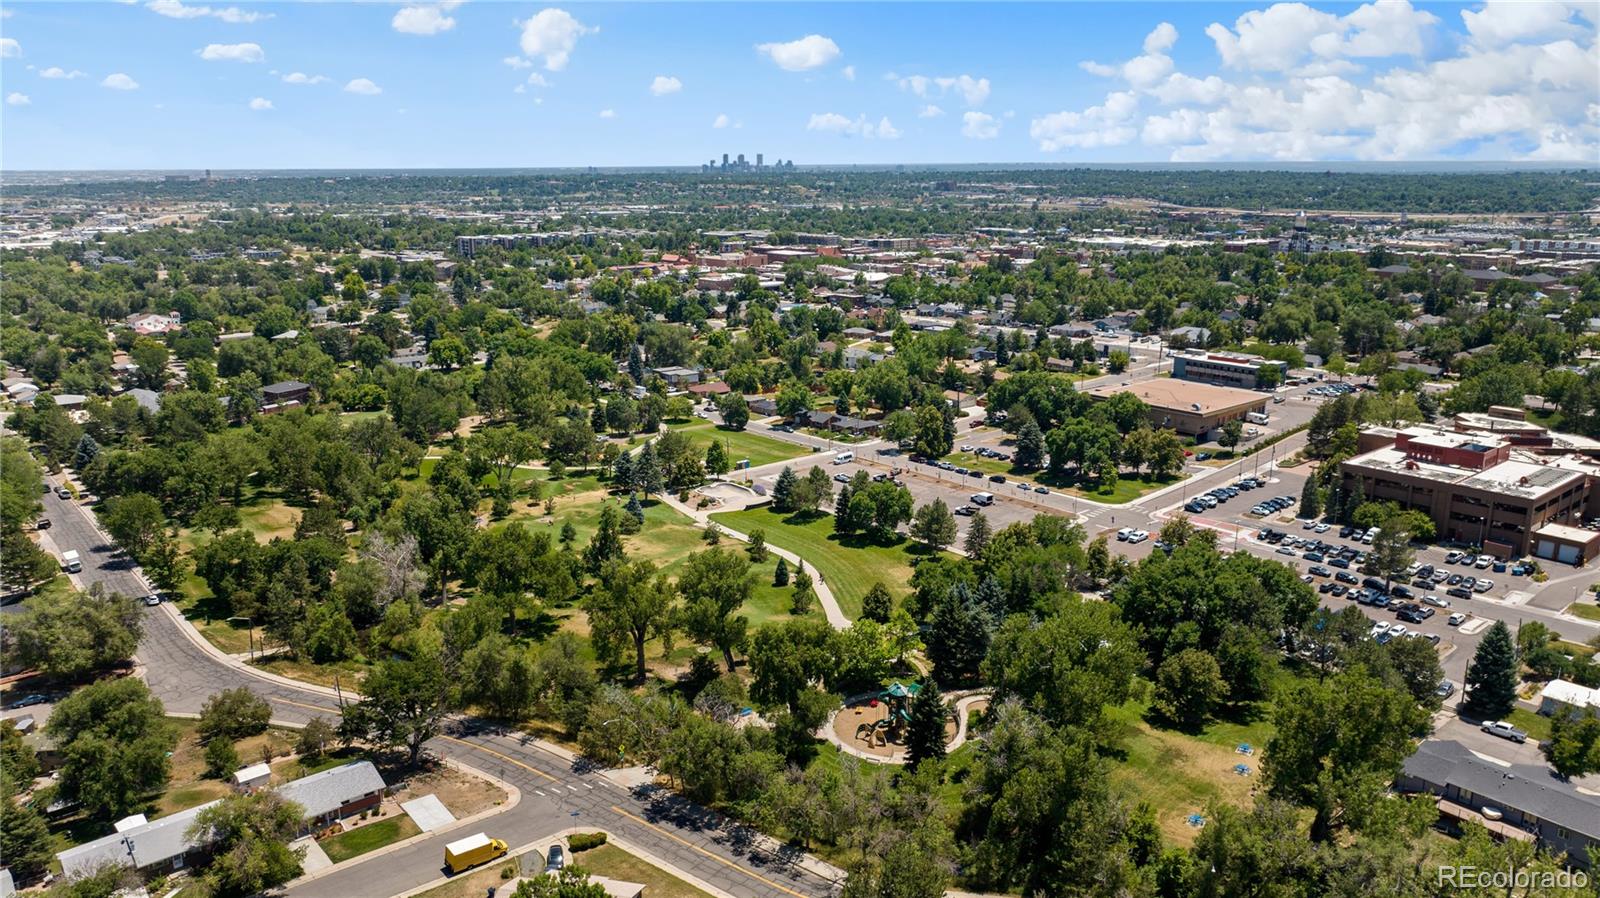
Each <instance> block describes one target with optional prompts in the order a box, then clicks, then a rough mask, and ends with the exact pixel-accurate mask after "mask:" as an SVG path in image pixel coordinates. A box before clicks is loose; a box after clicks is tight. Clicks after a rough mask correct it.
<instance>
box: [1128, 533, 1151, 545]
mask: <svg viewBox="0 0 1600 898" xmlns="http://www.w3.org/2000/svg"><path fill="white" fill-rule="evenodd" d="M1149 538H1150V533H1149V531H1147V530H1135V531H1133V532H1132V533H1130V534H1128V542H1129V543H1142V542H1144V541H1145V540H1147V539H1149Z"/></svg>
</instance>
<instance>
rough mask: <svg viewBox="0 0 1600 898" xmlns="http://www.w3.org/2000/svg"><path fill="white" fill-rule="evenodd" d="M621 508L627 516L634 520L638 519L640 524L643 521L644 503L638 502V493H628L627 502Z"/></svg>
mask: <svg viewBox="0 0 1600 898" xmlns="http://www.w3.org/2000/svg"><path fill="white" fill-rule="evenodd" d="M623 510H624V511H626V512H627V513H628V516H629V517H631V518H633V519H634V520H635V521H638V522H639V523H640V524H643V523H644V505H643V504H642V503H640V502H639V494H638V493H629V494H628V504H627V506H626V507H625V508H624V509H623Z"/></svg>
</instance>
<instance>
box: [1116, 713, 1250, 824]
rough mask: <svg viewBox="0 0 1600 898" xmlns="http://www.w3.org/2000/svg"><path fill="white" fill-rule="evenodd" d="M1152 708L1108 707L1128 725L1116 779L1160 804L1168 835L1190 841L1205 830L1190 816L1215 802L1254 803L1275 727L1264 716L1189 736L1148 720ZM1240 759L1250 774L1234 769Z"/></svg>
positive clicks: (1214, 724) (1212, 726)
mask: <svg viewBox="0 0 1600 898" xmlns="http://www.w3.org/2000/svg"><path fill="white" fill-rule="evenodd" d="M1147 709H1148V704H1147V703H1146V702H1144V701H1139V700H1135V701H1131V702H1129V703H1127V704H1126V705H1123V706H1121V707H1119V708H1109V709H1107V713H1108V714H1109V715H1110V717H1111V718H1112V719H1113V720H1115V721H1117V722H1119V723H1121V724H1122V725H1123V726H1124V732H1123V738H1122V742H1121V745H1122V752H1121V754H1120V755H1119V756H1114V759H1115V764H1114V766H1113V767H1112V772H1111V778H1112V780H1113V781H1114V782H1115V783H1117V784H1118V785H1120V786H1122V787H1123V788H1125V789H1127V790H1128V791H1129V792H1130V793H1131V794H1132V795H1133V796H1134V797H1135V798H1136V799H1138V800H1141V801H1147V802H1149V803H1150V805H1151V806H1152V807H1153V808H1155V812H1156V822H1157V823H1158V824H1159V825H1160V827H1161V831H1162V833H1163V834H1164V835H1165V836H1166V837H1167V838H1168V839H1170V840H1172V841H1173V842H1175V843H1177V844H1180V845H1190V844H1193V842H1194V839H1195V837H1196V836H1197V835H1199V833H1200V831H1199V830H1198V829H1196V828H1194V827H1192V826H1190V825H1189V823H1188V819H1187V818H1188V816H1189V815H1190V814H1196V813H1201V814H1203V813H1204V812H1205V809H1206V805H1207V804H1209V803H1211V802H1213V801H1222V802H1227V803H1228V804H1232V805H1235V806H1237V807H1242V808H1243V807H1249V805H1250V802H1251V790H1252V788H1253V787H1254V786H1255V785H1256V784H1257V782H1258V781H1259V778H1260V776H1261V756H1262V753H1263V751H1264V750H1265V748H1266V744H1267V739H1268V738H1269V737H1270V736H1271V732H1272V728H1271V725H1270V724H1269V723H1268V722H1266V721H1265V720H1256V721H1252V722H1248V723H1235V722H1228V721H1214V722H1212V723H1211V724H1210V725H1208V726H1207V727H1206V728H1205V729H1203V730H1202V731H1200V732H1198V733H1195V734H1189V733H1183V732H1179V731H1177V730H1169V729H1164V728H1161V727H1156V726H1152V725H1151V724H1150V723H1148V722H1146V721H1145V719H1144V717H1145V712H1146V710H1147ZM1241 742H1248V743H1250V744H1251V745H1252V746H1253V747H1254V748H1255V750H1256V753H1255V755H1254V756H1253V757H1246V756H1244V755H1240V754H1238V753H1237V751H1236V749H1237V747H1238V745H1239V743H1241ZM1240 763H1244V764H1248V765H1249V766H1250V768H1251V774H1250V775H1249V776H1240V775H1239V774H1237V773H1235V772H1234V765H1235V764H1240Z"/></svg>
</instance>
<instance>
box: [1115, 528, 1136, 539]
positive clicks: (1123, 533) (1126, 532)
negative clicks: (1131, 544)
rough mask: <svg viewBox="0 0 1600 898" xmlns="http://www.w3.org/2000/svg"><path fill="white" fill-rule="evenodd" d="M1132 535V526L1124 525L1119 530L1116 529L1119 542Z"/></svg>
mask: <svg viewBox="0 0 1600 898" xmlns="http://www.w3.org/2000/svg"><path fill="white" fill-rule="evenodd" d="M1132 535H1133V528H1132V527H1124V528H1122V529H1121V530H1118V531H1117V540H1118V541H1119V542H1127V541H1128V537H1130V536H1132Z"/></svg>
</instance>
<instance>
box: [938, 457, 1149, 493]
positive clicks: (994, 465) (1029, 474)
mask: <svg viewBox="0 0 1600 898" xmlns="http://www.w3.org/2000/svg"><path fill="white" fill-rule="evenodd" d="M945 461H948V462H950V463H951V464H953V465H956V466H957V467H962V468H971V469H973V470H976V471H982V472H983V473H984V474H986V475H987V474H1004V475H1005V476H1006V478H1007V480H1008V481H1016V480H1023V481H1027V482H1028V483H1033V484H1038V485H1041V486H1047V487H1049V488H1050V489H1052V490H1055V491H1056V492H1058V493H1064V494H1066V495H1069V496H1078V497H1080V498H1083V499H1088V500H1089V501H1091V502H1104V503H1106V504H1109V505H1121V504H1122V503H1124V502H1132V501H1133V500H1134V499H1137V498H1139V497H1140V496H1143V495H1144V494H1145V493H1149V492H1154V491H1155V490H1158V489H1161V488H1162V487H1164V486H1167V485H1169V484H1173V483H1177V482H1178V478H1176V477H1167V478H1163V479H1154V478H1152V479H1150V480H1146V479H1144V478H1143V477H1135V476H1133V475H1132V474H1129V475H1128V476H1126V477H1119V478H1117V485H1116V486H1115V487H1112V488H1111V489H1109V490H1104V489H1100V488H1098V487H1093V486H1088V485H1077V484H1074V483H1072V482H1069V481H1063V480H1060V479H1058V478H1055V477H1051V476H1050V475H1049V473H1048V472H1046V471H1025V470H1023V469H1021V468H1018V467H1015V466H1014V465H1012V464H1011V462H1008V461H996V460H995V459H992V458H984V457H983V456H980V455H977V454H975V453H971V452H954V453H951V454H950V455H947V456H945ZM985 482H987V481H985ZM973 483H974V484H976V483H978V481H976V480H974V481H973Z"/></svg>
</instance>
